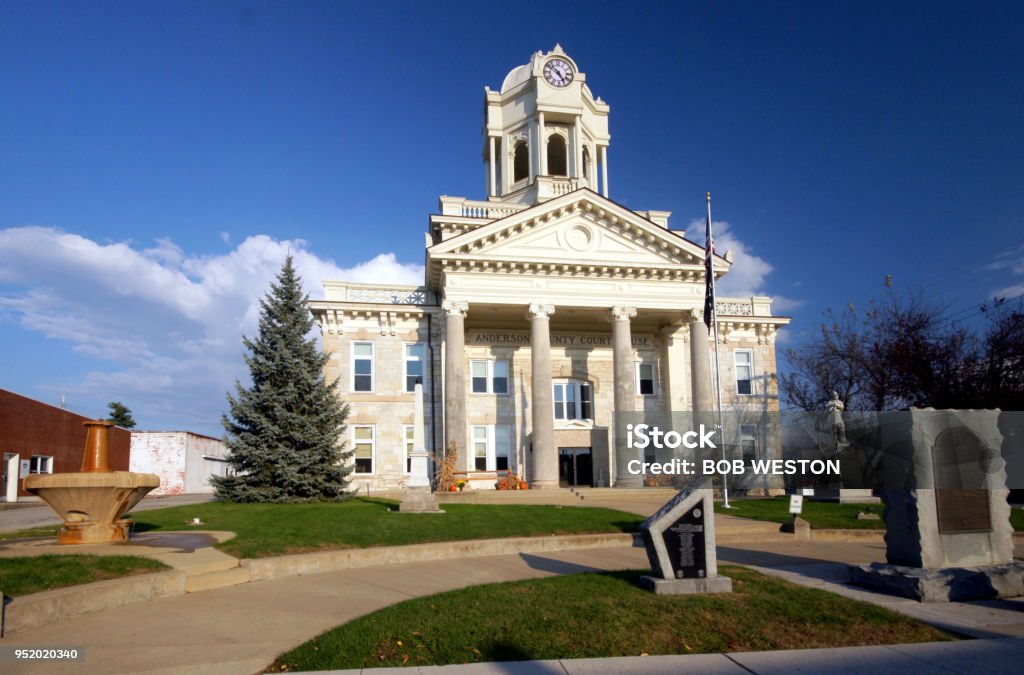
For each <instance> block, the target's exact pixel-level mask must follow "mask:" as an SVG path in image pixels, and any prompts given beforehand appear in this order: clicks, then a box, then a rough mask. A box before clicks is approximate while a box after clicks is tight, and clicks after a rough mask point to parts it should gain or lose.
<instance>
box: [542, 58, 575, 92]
mask: <svg viewBox="0 0 1024 675" xmlns="http://www.w3.org/2000/svg"><path fill="white" fill-rule="evenodd" d="M572 78H573V72H572V66H570V65H569V62H568V61H566V60H565V59H551V60H550V61H548V62H547V63H545V64H544V79H545V80H547V81H548V83H549V84H550V85H551V86H553V87H568V86H569V85H570V84H572Z"/></svg>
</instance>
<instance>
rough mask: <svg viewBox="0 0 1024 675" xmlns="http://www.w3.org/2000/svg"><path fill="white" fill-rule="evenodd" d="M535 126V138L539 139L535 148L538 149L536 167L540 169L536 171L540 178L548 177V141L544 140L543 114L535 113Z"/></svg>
mask: <svg viewBox="0 0 1024 675" xmlns="http://www.w3.org/2000/svg"><path fill="white" fill-rule="evenodd" d="M537 124H538V129H537V136H538V137H539V142H538V143H537V147H538V150H537V152H538V157H537V159H538V162H539V163H538V164H537V166H539V167H540V170H539V171H538V173H539V174H540V175H541V176H546V175H548V140H547V138H546V134H545V133H544V113H543V112H539V113H537Z"/></svg>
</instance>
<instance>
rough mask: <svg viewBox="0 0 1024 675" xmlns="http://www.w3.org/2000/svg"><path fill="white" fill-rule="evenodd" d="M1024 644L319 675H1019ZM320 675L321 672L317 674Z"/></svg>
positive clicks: (479, 665) (372, 670)
mask: <svg viewBox="0 0 1024 675" xmlns="http://www.w3.org/2000/svg"><path fill="white" fill-rule="evenodd" d="M1022 654H1024V640H1017V639H1004V640H971V641H970V642H954V643H950V642H928V643H923V644H910V645H887V646H880V647H838V648H835V649H790V650H784V651H771V652H730V653H728V654H693V655H689V656H630V657H617V658H611V659H560V660H557V661H515V662H506V663H474V664H469V665H457V666H429V667H426V668H422V667H421V668H363V669H360V670H333V671H320V673H319V675H326V674H327V673H330V675H364V674H365V675H413V674H416V673H423V675H676V674H677V673H701V674H702V675H719V674H721V675H744V674H747V673H756V675H789V674H790V673H828V674H829V675H845V674H847V673H851V674H852V673H865V672H870V673H872V674H873V675H882V674H884V673H897V674H900V675H917V674H919V673H920V674H921V675H932V674H934V673H964V675H968V674H970V675H973V674H975V673H985V674H986V675H1001V674H1003V673H1005V674H1006V675H1016V673H1019V672H1020V661H1019V660H1020V657H1021V655H1022ZM313 675H316V674H313Z"/></svg>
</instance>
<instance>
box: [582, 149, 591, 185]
mask: <svg viewBox="0 0 1024 675" xmlns="http://www.w3.org/2000/svg"><path fill="white" fill-rule="evenodd" d="M583 177H584V178H585V179H587V180H588V181H589V180H590V148H588V147H587V146H585V145H584V146H583Z"/></svg>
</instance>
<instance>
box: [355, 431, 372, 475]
mask: <svg viewBox="0 0 1024 675" xmlns="http://www.w3.org/2000/svg"><path fill="white" fill-rule="evenodd" d="M374 432H375V428H374V426H373V425H372V424H361V425H353V426H352V447H353V448H354V449H355V451H356V454H355V461H356V471H355V472H356V473H367V474H370V473H373V459H374V455H375V454H376V452H375V450H376V447H375V446H376V443H375V441H374V435H375V434H374Z"/></svg>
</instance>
